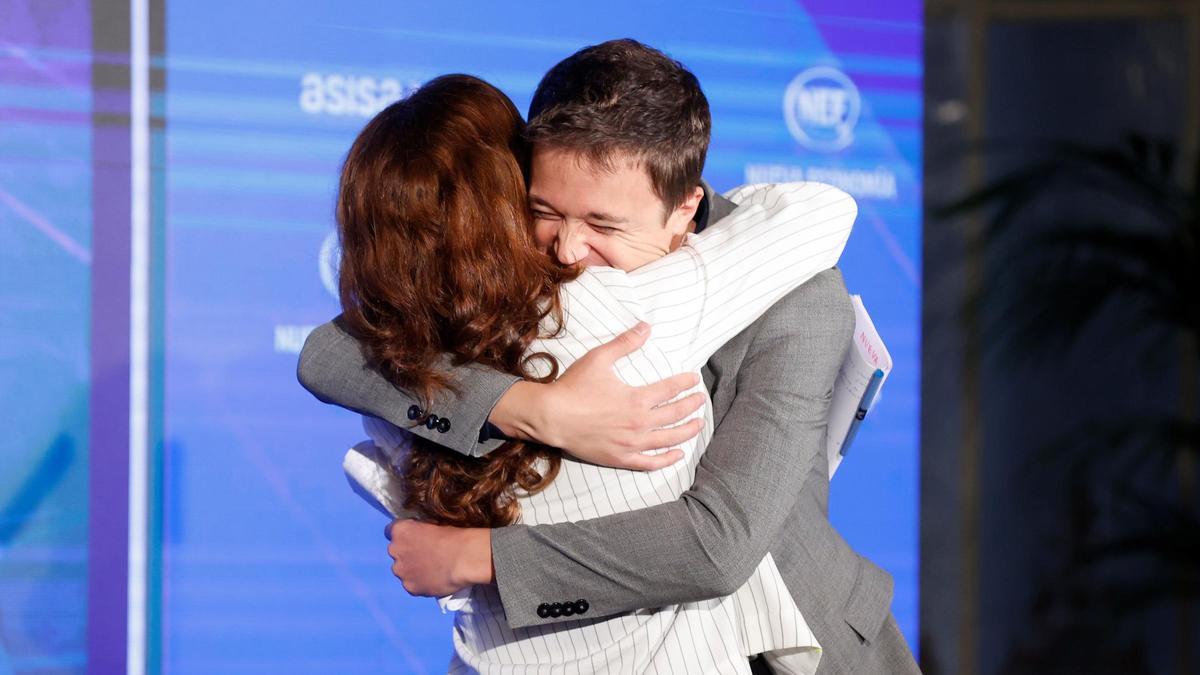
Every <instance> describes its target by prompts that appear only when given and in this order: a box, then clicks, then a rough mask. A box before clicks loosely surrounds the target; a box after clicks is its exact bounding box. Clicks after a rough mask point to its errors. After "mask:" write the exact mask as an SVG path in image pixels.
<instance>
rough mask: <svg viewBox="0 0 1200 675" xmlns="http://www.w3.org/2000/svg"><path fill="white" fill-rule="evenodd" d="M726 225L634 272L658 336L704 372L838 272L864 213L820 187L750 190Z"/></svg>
mask: <svg viewBox="0 0 1200 675" xmlns="http://www.w3.org/2000/svg"><path fill="white" fill-rule="evenodd" d="M729 198H730V199H732V200H733V201H735V202H738V207H737V208H736V209H734V211H733V212H732V213H731V214H730V215H729V216H728V217H726V218H724V219H722V220H721V221H720V224H718V225H716V226H713V227H710V228H708V229H707V230H705V231H704V232H703V233H702V234H699V235H693V236H691V237H689V240H688V242H687V243H686V244H685V245H684V246H683V247H681V248H680V249H679V250H678V251H676V252H674V253H672V254H670V255H668V256H666V257H664V258H662V259H660V260H658V261H655V262H653V263H650V264H649V265H646V266H645V267H642V268H639V269H637V270H635V271H633V272H631V273H629V280H630V282H631V283H633V284H634V285H635V287H636V288H637V290H638V292H639V297H640V302H641V308H642V311H643V316H644V318H645V319H646V320H647V321H649V322H650V323H651V324H652V325H654V326H655V337H656V339H657V341H658V342H659V343H660V344H661V345H663V347H664V348H665V349H666V350H668V351H669V352H671V353H672V356H675V357H677V358H679V359H680V361H681V364H682V365H683V367H685V368H687V369H699V368H700V366H701V365H703V364H704V362H705V361H707V360H708V358H709V357H710V356H711V355H712V354H713V353H714V352H715V351H716V350H717V349H718V348H719V347H720V346H721V345H723V344H725V343H726V342H727V341H729V339H730V338H732V337H733V336H734V335H736V334H737V333H739V332H741V331H742V330H743V329H744V328H745V327H746V326H748V325H750V324H751V323H753V322H754V321H755V320H756V319H758V317H760V316H762V314H763V313H764V312H765V311H766V310H767V309H768V308H769V307H771V305H773V304H775V302H776V301H778V300H779V299H780V298H782V297H783V296H784V295H786V294H787V293H789V292H790V291H792V290H793V289H795V288H796V287H798V286H800V285H801V284H803V283H804V282H805V281H808V280H809V279H811V278H812V277H813V276H815V275H816V274H817V273H818V272H821V271H822V270H827V269H829V268H830V267H833V265H834V264H836V263H837V261H838V258H840V257H841V254H842V250H843V249H844V248H845V246H846V242H847V240H848V239H849V238H850V231H851V228H852V227H853V224H854V219H855V217H856V216H857V214H858V206H857V205H856V204H855V203H854V199H853V198H852V197H851V196H850V195H848V194H846V193H845V192H843V191H841V190H839V189H837V188H835V187H833V186H831V185H825V184H822V183H785V184H779V185H747V186H744V187H741V188H737V189H736V190H734V191H733V192H731V193H730V194H729Z"/></svg>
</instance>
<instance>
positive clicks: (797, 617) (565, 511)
mask: <svg viewBox="0 0 1200 675" xmlns="http://www.w3.org/2000/svg"><path fill="white" fill-rule="evenodd" d="M727 196H728V197H729V199H731V200H732V201H734V202H735V203H738V204H739V206H738V208H737V209H735V210H734V211H733V213H731V214H730V215H729V216H728V217H727V218H725V219H723V220H721V221H720V223H719V224H717V225H715V226H712V227H709V228H708V229H706V230H705V231H704V232H703V233H702V234H699V235H690V236H689V237H688V239H687V241H686V243H685V245H684V246H682V247H681V248H680V249H678V250H677V251H674V252H672V253H671V254H669V255H667V256H664V257H663V258H661V259H659V260H657V261H655V262H653V263H650V264H648V265H646V266H644V267H642V268H639V269H637V270H635V271H633V272H623V271H621V270H617V269H613V268H595V267H594V268H589V269H588V270H586V271H585V272H584V273H583V274H582V275H581V276H580V277H579V278H578V279H577V280H576V281H574V282H572V283H570V284H566V285H564V286H563V288H562V291H561V296H562V300H563V307H564V315H565V317H566V321H565V322H564V324H565V325H564V327H563V329H562V331H561V332H560V333H559V334H558V335H556V336H554V337H553V338H546V339H541V340H538V341H537V342H535V343H534V344H533V345H531V348H530V349H531V351H533V352H536V351H545V352H546V353H548V354H550V355H551V356H553V357H554V358H555V359H556V360H557V361H558V362H559V363H560V365H561V366H562V367H563V368H566V367H567V366H569V365H570V364H571V363H573V362H574V361H575V360H576V359H578V358H579V357H581V356H583V355H584V354H585V353H586V352H587V351H588V350H590V349H592V348H594V347H596V346H599V345H600V344H603V343H605V342H607V341H609V340H611V339H612V338H613V337H615V336H616V335H617V334H619V333H621V332H623V331H625V330H626V329H628V328H629V327H630V326H632V325H633V324H635V323H636V322H637V321H639V320H645V321H647V322H649V323H650V324H651V325H652V326H653V330H652V332H651V337H650V339H649V340H648V341H647V343H646V345H645V346H644V347H643V348H642V349H640V350H638V351H636V352H634V353H633V354H630V355H629V356H628V357H626V358H624V359H621V360H620V361H619V362H618V363H617V365H616V370H617V374H618V376H619V377H620V378H621V379H622V380H624V381H625V382H626V383H628V384H631V385H642V384H649V383H651V382H655V381H658V380H661V379H663V378H665V377H668V376H670V375H672V374H675V373H678V372H683V371H686V370H692V371H698V370H699V369H700V367H701V366H702V365H703V364H704V363H705V361H707V360H708V358H709V357H710V356H711V355H712V353H713V352H714V351H715V350H716V349H718V348H719V347H720V346H721V345H723V344H724V343H725V342H726V341H728V340H729V339H730V338H732V337H733V336H734V335H736V334H737V333H738V332H740V331H741V330H743V329H744V328H745V327H746V326H748V325H750V324H751V323H753V322H754V321H755V320H756V319H757V318H758V317H759V316H761V315H762V314H763V312H765V311H766V310H767V309H768V308H769V307H770V306H771V305H772V304H774V303H775V302H776V301H777V300H778V299H780V298H781V297H783V296H784V295H785V294H786V293H788V292H789V291H791V290H792V289H794V288H795V287H797V286H799V285H800V284H801V283H803V282H804V281H807V280H808V279H810V278H812V277H813V276H814V275H815V274H817V273H818V272H820V271H822V270H825V269H828V268H830V267H832V266H833V265H834V264H835V263H836V262H837V260H838V258H839V257H840V256H841V252H842V249H843V248H844V247H845V244H846V241H847V239H848V238H849V235H850V229H851V226H852V224H853V222H854V218H855V216H856V214H857V207H856V205H855V203H854V201H853V199H852V198H851V197H850V196H849V195H847V194H846V193H844V192H842V191H840V190H838V189H836V188H833V187H831V186H828V185H823V184H819V183H793V184H782V185H765V186H764V185H750V186H744V187H742V188H738V189H736V190H734V191H732V192H731V193H730V194H728V195H727ZM538 365H541V366H544V365H545V364H538ZM695 391H699V392H701V393H703V394H704V395H705V396H706V397H707V392H706V391H705V390H704V388H703V386H702V385H698V386H697V387H696V388H695ZM687 393H690V392H685V395H686V394H687ZM696 415H698V416H701V417H702V418H703V419H704V422H705V424H704V428H703V431H702V432H701V434H700V435H699V437H698V438H696V439H694V440H693V441H690V442H688V443H685V444H684V445H683V446H682V449H683V451H684V459H683V460H681V461H679V462H677V463H676V464H674V465H673V466H671V467H667V468H665V469H662V470H659V471H654V472H637V471H628V470H622V469H613V468H609V467H601V466H595V465H592V464H587V463H584V462H580V461H576V460H573V459H572V458H570V457H564V461H563V463H562V468H561V469H560V471H559V474H558V476H557V477H556V479H555V480H554V482H553V483H552V484H551V485H550V486H549V487H548V488H547V489H545V490H544V491H542V492H540V493H537V494H534V495H524V496H522V497H521V522H523V523H525V524H529V525H539V524H544V523H560V522H568V521H578V520H585V519H590V518H597V517H601V516H606V515H610V514H613V513H620V512H625V511H631V510H634V509H640V508H646V507H648V506H652V505H655V504H662V503H666V502H669V501H673V500H675V499H677V498H678V497H679V496H680V495H681V494H682V493H683V492H684V491H685V490H687V488H688V487H689V486H690V485H691V484H692V481H693V480H694V478H695V471H696V466H697V464H698V463H699V461H700V457H701V455H702V453H703V448H704V447H705V446H706V445H707V444H708V441H709V439H710V438H711V436H712V432H713V421H712V406H711V402H708V404H706V405H705V406H704V407H703V408H702V409H701V410H700V411H698V412H697V413H696ZM380 424H386V423H380ZM378 426H379V425H368V426H367V428H368V431H372V428H373V427H378ZM388 426H390V425H388ZM392 429H395V428H394V427H393V428H392ZM377 435H378V436H386V435H387V434H376V433H372V436H377ZM375 440H376V443H377V445H380V447H382V448H385V450H386V447H385V446H387V445H391V446H392V447H393V448H394V447H395V443H394V442H390V440H389V439H388V438H381V437H376V438H375ZM797 489H799V486H797ZM573 599H574V598H561V599H555V600H562V601H569V600H573ZM454 647H455V655H454V659H453V661H452V663H451V667H450V672H452V673H472V672H483V673H497V674H507V673H654V674H656V675H665V674H667V673H749V666H748V663H747V660H746V657H747V656H748V655H752V654H758V653H763V652H768V651H774V650H797V649H799V650H800V651H799V652H791V653H795V654H797V655H798V659H797V660H796V663H797V664H799V665H797V667H796V668H797V669H796V671H795V672H811V669H812V667H813V666H814V664H815V662H816V660H817V658H818V657H819V649H820V646H819V645H818V643H817V641H816V638H815V637H814V636H813V634H812V632H811V631H810V630H809V628H808V625H807V624H806V623H805V621H804V618H803V617H802V616H801V614H800V611H799V609H797V607H796V605H795V602H794V601H793V600H792V596H791V594H790V593H789V592H788V589H787V587H786V586H785V584H784V581H783V578H782V576H781V575H780V573H779V570H778V569H777V568H776V565H775V562H774V560H773V559H772V558H771V555H770V554H769V553H768V554H767V556H766V557H765V558H764V559H763V561H762V562H761V563H760V564H759V566H758V568H757V569H756V570H755V572H754V573H753V575H752V576H751V577H750V579H749V580H748V581H747V582H746V583H745V584H744V585H743V586H742V587H741V588H739V589H738V590H737V591H736V592H735V593H734V595H732V596H729V597H725V598H717V599H713V600H707V601H703V602H693V603H684V604H680V605H672V606H667V607H660V608H657V609H653V610H641V611H637V612H634V613H631V614H624V615H619V616H615V617H609V618H605V619H588V620H580V621H574V622H566V623H556V624H553V625H549V626H532V627H528V628H522V629H515V630H514V629H512V628H510V627H509V626H508V622H507V621H506V620H505V617H504V613H503V609H502V605H501V602H500V598H499V596H498V593H497V590H496V588H495V586H476V587H474V589H473V590H472V591H471V596H470V600H469V601H468V602H467V603H465V606H464V607H463V608H462V609H461V610H459V612H458V613H457V615H456V620H455V627H454ZM788 658H790V657H785V656H780V657H779V658H777V659H775V661H777V662H779V661H781V660H782V662H780V665H783V666H786V665H787V659H788Z"/></svg>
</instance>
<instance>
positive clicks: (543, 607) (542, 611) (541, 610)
mask: <svg viewBox="0 0 1200 675" xmlns="http://www.w3.org/2000/svg"><path fill="white" fill-rule="evenodd" d="M537 615H538V616H540V617H542V618H543V619H549V618H550V607H549V606H548V605H547V604H546V603H544V602H543V603H542V604H540V605H538V608H537Z"/></svg>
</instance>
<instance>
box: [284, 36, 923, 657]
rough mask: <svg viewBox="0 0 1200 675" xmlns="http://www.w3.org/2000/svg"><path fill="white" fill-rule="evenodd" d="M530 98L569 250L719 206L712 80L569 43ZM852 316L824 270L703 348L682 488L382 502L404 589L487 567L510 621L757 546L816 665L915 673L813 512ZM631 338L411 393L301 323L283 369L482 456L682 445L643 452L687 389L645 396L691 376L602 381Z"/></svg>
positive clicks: (668, 245)
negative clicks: (694, 463)
mask: <svg viewBox="0 0 1200 675" xmlns="http://www.w3.org/2000/svg"><path fill="white" fill-rule="evenodd" d="M529 118H530V125H529V135H530V139H531V141H532V142H533V157H532V161H531V169H530V203H531V207H532V209H533V212H534V215H535V218H536V238H537V240H538V243H539V244H540V245H542V246H545V247H547V248H548V249H550V250H552V251H553V252H554V253H555V254H556V255H557V256H558V257H559V258H560V260H562V261H563V262H564V263H568V264H576V263H578V264H599V265H610V266H614V267H620V268H622V269H635V268H637V267H639V266H641V265H643V264H645V263H647V262H649V261H651V260H654V259H656V258H657V257H659V256H661V255H663V254H665V253H667V252H668V251H670V250H672V249H673V248H675V247H677V246H678V244H679V240H680V238H681V236H680V232H681V231H683V230H686V229H687V227H689V226H690V227H694V228H696V229H699V228H703V227H704V226H705V225H707V224H708V223H709V222H715V221H716V220H719V219H720V218H721V217H723V216H724V215H725V214H727V213H728V212H729V211H730V210H731V209H732V208H733V205H732V204H731V203H729V202H728V201H726V200H723V199H722V198H721V197H720V196H718V195H714V194H712V193H711V191H710V190H708V189H706V188H707V186H705V185H703V183H702V182H701V180H700V172H701V170H702V169H703V165H704V158H705V154H706V152H707V146H708V138H709V130H710V125H711V122H710V117H709V112H708V104H707V101H706V100H705V98H704V95H703V93H702V92H701V91H700V88H699V84H698V83H697V82H696V80H695V78H694V76H692V75H691V73H689V72H688V71H686V70H685V69H684V68H683V67H682V66H681V65H679V64H678V63H676V62H674V61H671V60H670V59H669V58H667V57H666V56H665V55H663V54H661V53H660V52H657V51H655V50H652V49H650V48H648V47H645V46H644V45H641V44H638V43H636V42H633V41H631V40H618V41H612V42H607V43H604V44H601V45H597V46H594V47H589V48H586V49H584V50H581V51H580V52H578V53H576V54H575V55H573V56H571V57H569V58H567V59H566V60H564V61H563V62H561V63H559V64H558V65H557V66H555V67H554V68H552V69H551V70H550V72H549V73H547V75H546V77H545V78H544V79H543V80H542V82H541V84H539V86H538V90H537V92H536V93H535V95H534V99H533V102H532V104H531V106H530V113H529ZM500 272H502V271H498V273H500ZM853 323H854V319H853V311H852V310H851V308H850V304H849V298H848V296H847V294H846V291H845V287H844V285H843V284H842V281H841V277H840V274H839V273H838V272H837V271H836V270H829V271H827V272H823V273H821V274H820V275H818V276H817V277H816V278H814V279H813V280H812V281H810V282H809V283H807V284H805V285H804V286H802V287H801V288H800V289H798V290H796V291H794V292H793V293H791V294H790V295H788V296H787V297H785V298H784V299H783V300H781V301H780V302H779V303H777V304H776V305H775V306H774V307H773V308H772V309H771V310H769V311H768V312H767V314H766V315H765V316H763V317H762V318H761V319H760V320H759V321H758V322H756V323H755V324H754V325H752V326H751V327H750V328H749V329H747V330H746V331H744V332H743V333H741V334H739V335H738V336H737V337H735V338H733V339H732V340H730V341H729V342H728V343H727V344H726V345H725V346H724V347H723V348H722V349H721V350H719V351H718V352H717V353H716V355H714V356H713V358H712V359H711V360H710V361H709V363H708V366H707V367H706V368H705V370H704V377H705V383H706V385H707V386H708V388H709V390H710V392H711V394H712V400H713V409H714V416H715V420H716V422H717V428H716V433H715V435H714V436H713V438H712V440H711V442H710V443H709V446H708V450H707V453H706V454H705V456H704V458H703V460H702V461H701V463H700V465H699V468H698V470H697V473H696V480H695V483H694V484H693V486H692V488H691V489H690V490H689V491H688V492H687V493H685V494H684V495H683V497H682V498H680V499H679V500H678V501H676V502H672V503H669V504H664V505H660V506H656V507H652V508H649V509H643V510H640V511H634V512H629V513H621V514H617V515H613V516H609V517H606V518H599V519H595V520H591V521H582V522H574V523H563V524H558V525H549V526H538V527H528V526H513V527H508V528H501V529H497V530H486V529H482V530H481V529H455V528H445V527H437V526H433V525H429V524H424V523H416V522H411V521H397V522H395V523H393V524H392V525H391V526H390V528H389V531H390V533H391V538H392V545H391V547H390V548H389V552H390V553H391V554H392V555H393V557H394V558H395V560H396V564H395V566H394V568H393V569H394V571H395V572H396V573H397V576H399V577H400V578H401V579H402V580H403V581H404V584H405V587H406V588H407V589H408V590H409V591H410V592H413V593H416V594H420V595H446V594H449V593H451V592H453V591H455V590H458V589H459V588H462V587H465V586H467V585H470V584H473V583H490V582H493V581H494V582H495V583H496V584H497V586H498V589H499V592H500V596H501V598H502V601H503V603H504V609H505V614H506V616H507V619H508V622H509V623H510V625H512V626H513V627H514V628H516V627H523V626H532V625H538V624H549V623H554V622H558V621H570V620H574V619H575V618H576V617H577V616H579V615H586V616H587V617H589V618H590V617H592V616H607V615H611V614H615V613H619V612H629V611H633V610H637V609H641V608H646V607H657V606H661V605H665V604H672V603H679V602H688V601H695V600H702V599H707V598H713V597H718V596H723V595H728V594H731V593H733V592H734V591H735V590H736V589H737V588H738V587H739V586H740V585H741V584H743V583H744V582H745V581H746V579H747V578H748V577H749V575H750V573H751V572H752V571H753V570H754V568H755V566H756V565H757V564H758V563H759V562H760V561H761V560H762V559H763V557H764V556H765V555H766V554H767V553H771V554H772V557H773V558H774V560H775V562H776V564H777V565H778V567H779V569H780V572H781V573H782V575H783V577H784V579H785V582H786V584H787V586H788V590H789V591H790V592H791V594H792V596H793V599H794V600H795V602H796V604H797V606H798V607H799V608H800V610H801V612H802V613H803V615H804V617H805V619H806V621H807V622H808V623H809V625H810V627H811V629H812V631H813V632H814V634H815V635H816V637H817V639H818V640H819V642H820V644H821V646H822V649H823V653H822V656H821V660H820V666H819V672H821V673H905V672H918V671H917V668H916V664H915V663H914V662H913V660H912V656H911V654H910V653H909V651H908V648H907V646H906V645H905V642H904V638H903V636H902V635H901V634H900V632H899V630H898V628H897V626H896V623H895V620H894V619H893V618H892V617H891V616H890V614H889V611H888V607H889V605H890V602H891V579H890V577H889V576H888V575H887V574H886V573H885V572H884V571H882V570H881V569H879V568H878V567H876V566H874V565H872V564H871V563H869V562H868V561H866V560H865V559H863V558H861V557H860V556H858V555H857V554H855V553H854V552H853V551H852V550H851V549H850V548H849V546H847V544H846V543H845V541H844V540H842V538H841V537H840V536H839V535H838V534H837V533H836V532H835V531H834V530H833V528H832V526H831V525H830V524H829V520H828V514H827V511H828V475H827V467H826V463H825V461H824V451H823V448H824V443H825V429H826V424H827V417H828V410H829V401H830V396H831V392H832V388H833V382H834V378H835V377H836V375H837V371H838V368H839V366H840V364H841V362H842V359H843V358H844V356H845V354H846V350H847V349H848V348H849V344H850V335H851V331H852V330H853ZM644 338H645V336H644V335H638V334H636V333H634V332H631V333H628V334H626V335H624V336H622V337H621V338H619V339H618V341H616V342H614V343H610V344H609V345H605V346H602V347H600V348H598V349H596V350H594V351H593V352H592V353H590V354H588V355H587V356H585V357H583V358H581V359H580V360H579V361H577V362H576V363H575V364H574V365H573V366H572V367H571V368H570V369H568V370H567V372H566V373H564V375H563V376H562V377H561V378H560V379H559V380H557V381H556V382H554V383H550V384H545V385H542V384H536V383H531V382H524V381H518V380H516V379H515V378H513V377H511V376H507V375H503V374H500V373H496V372H492V371H489V370H487V369H483V368H479V367H476V366H472V365H465V364H464V365H461V366H456V367H452V366H450V365H449V364H447V367H448V368H449V369H450V372H451V373H452V374H453V375H454V376H455V378H456V381H457V383H458V392H457V394H455V395H449V396H447V397H445V398H444V399H442V400H437V401H434V402H432V403H431V404H430V406H429V408H430V409H429V410H423V409H422V407H421V406H420V405H419V404H418V403H417V402H416V401H415V400H413V399H412V398H411V397H410V396H408V395H407V394H406V393H405V392H403V391H400V390H398V389H396V388H395V387H393V386H392V385H391V384H390V383H389V382H388V381H387V380H386V379H384V378H383V377H382V376H380V375H379V374H378V373H375V372H374V371H371V370H369V369H368V368H366V366H365V362H364V359H363V356H362V353H361V351H360V349H359V347H358V345H357V343H356V342H355V341H354V340H353V338H351V337H350V336H349V335H347V334H346V333H345V332H343V331H342V330H341V329H340V328H339V327H338V325H337V321H336V320H335V321H334V322H333V323H331V324H326V325H325V326H322V327H321V328H319V329H317V330H316V331H314V333H313V335H312V336H311V337H310V338H309V340H308V342H307V344H306V345H305V348H304V351H303V352H302V354H301V360H300V367H299V376H300V380H301V382H302V383H303V384H304V386H305V387H306V388H308V389H309V390H310V391H311V392H313V393H314V394H315V395H316V396H317V397H318V398H320V399H321V400H323V401H326V402H333V403H337V404H339V405H343V406H345V407H348V408H351V409H354V410H357V411H359V412H363V413H365V414H369V415H374V416H376V417H380V418H383V419H385V420H388V421H390V422H392V423H394V424H397V425H400V426H408V427H411V426H412V420H417V419H424V420H425V424H424V425H422V426H418V427H413V429H412V430H413V432H414V433H418V434H420V435H422V436H423V437H425V438H427V439H430V440H433V441H435V442H437V443H439V444H441V445H444V446H446V447H448V448H451V449H453V450H456V451H458V452H463V453H466V454H470V455H473V456H480V455H483V454H486V453H487V452H489V451H491V450H492V449H494V448H495V447H498V446H499V445H500V444H501V443H502V441H503V438H502V436H509V437H515V438H523V439H532V440H537V441H540V442H544V443H547V444H550V445H554V446H557V447H560V448H563V449H564V450H566V451H568V452H571V453H572V454H574V455H576V456H578V457H579V458H581V459H584V460H587V461H592V462H597V463H602V464H606V465H610V466H618V467H626V468H633V469H643V470H645V469H653V468H658V467H661V466H663V465H665V464H667V463H669V462H672V461H675V460H676V459H678V455H677V454H676V453H666V454H663V455H657V456H647V455H642V454H641V451H642V450H646V449H650V448H657V447H669V446H671V445H673V444H675V443H679V442H682V441H683V440H685V439H687V438H690V437H691V436H692V435H694V434H695V433H696V432H697V431H698V427H696V426H694V425H687V426H680V427H674V428H665V429H664V428H662V427H665V426H667V425H670V424H672V423H674V422H675V421H678V420H679V419H681V418H682V417H683V416H685V415H686V414H688V413H690V412H691V411H692V410H694V409H695V407H696V405H697V404H698V402H697V401H694V400H685V401H683V402H676V403H672V404H666V405H660V404H663V403H664V402H665V401H668V400H670V399H671V398H673V397H674V395H675V394H676V393H677V392H678V391H680V390H682V389H684V388H686V386H688V384H689V382H688V381H687V378H688V376H686V375H684V376H678V377H676V378H672V379H671V380H669V381H666V382H665V383H660V384H658V385H650V386H649V387H646V388H642V389H634V388H630V387H627V386H625V385H623V384H622V383H621V382H620V381H619V380H617V378H616V377H615V375H614V374H613V371H612V363H613V362H614V361H615V360H616V359H617V358H620V357H621V356H623V355H624V354H627V353H629V352H631V351H633V350H634V349H636V348H637V347H638V345H639V344H640V341H641V340H644ZM759 667H760V668H761V667H762V666H761V664H759Z"/></svg>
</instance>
